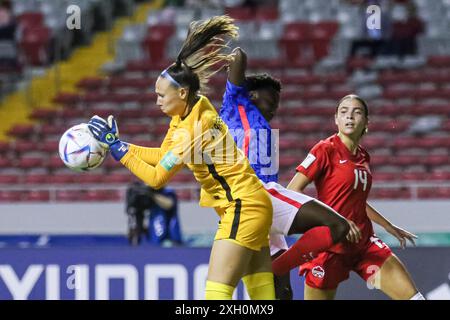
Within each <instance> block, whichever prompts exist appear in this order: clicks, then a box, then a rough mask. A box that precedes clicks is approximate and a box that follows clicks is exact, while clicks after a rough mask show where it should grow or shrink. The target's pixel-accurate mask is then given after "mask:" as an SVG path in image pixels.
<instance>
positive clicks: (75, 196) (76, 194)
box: [55, 190, 83, 202]
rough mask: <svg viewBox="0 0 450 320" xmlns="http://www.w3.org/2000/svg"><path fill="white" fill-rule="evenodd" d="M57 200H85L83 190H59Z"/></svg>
mask: <svg viewBox="0 0 450 320" xmlns="http://www.w3.org/2000/svg"><path fill="white" fill-rule="evenodd" d="M55 197H56V199H55V200H56V201H60V202H72V201H81V200H83V191H80V190H57V191H56V195H55Z"/></svg>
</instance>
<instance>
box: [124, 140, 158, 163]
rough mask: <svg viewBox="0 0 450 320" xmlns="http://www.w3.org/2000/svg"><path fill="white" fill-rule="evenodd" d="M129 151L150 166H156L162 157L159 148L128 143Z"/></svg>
mask: <svg viewBox="0 0 450 320" xmlns="http://www.w3.org/2000/svg"><path fill="white" fill-rule="evenodd" d="M130 152H132V153H134V154H135V155H136V156H137V157H138V158H140V159H141V160H142V161H144V162H145V163H147V164H149V165H152V166H156V164H157V163H158V162H159V160H161V158H162V154H161V148H147V147H141V146H137V145H135V144H130Z"/></svg>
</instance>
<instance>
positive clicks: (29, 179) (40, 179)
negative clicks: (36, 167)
mask: <svg viewBox="0 0 450 320" xmlns="http://www.w3.org/2000/svg"><path fill="white" fill-rule="evenodd" d="M48 177H49V175H48V174H28V175H26V176H24V183H26V184H45V183H47V181H48Z"/></svg>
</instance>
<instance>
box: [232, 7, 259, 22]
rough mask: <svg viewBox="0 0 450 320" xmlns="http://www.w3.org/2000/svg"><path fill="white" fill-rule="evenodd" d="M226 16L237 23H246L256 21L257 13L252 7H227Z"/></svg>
mask: <svg viewBox="0 0 450 320" xmlns="http://www.w3.org/2000/svg"><path fill="white" fill-rule="evenodd" d="M225 14H227V15H229V16H230V17H232V18H233V19H235V20H237V21H246V20H253V19H255V11H254V10H253V9H252V8H250V7H227V8H225Z"/></svg>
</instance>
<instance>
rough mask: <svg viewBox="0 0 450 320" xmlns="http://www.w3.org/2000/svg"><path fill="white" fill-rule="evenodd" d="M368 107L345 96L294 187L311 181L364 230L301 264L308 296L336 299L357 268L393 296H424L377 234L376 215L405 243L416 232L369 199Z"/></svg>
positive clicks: (324, 198)
mask: <svg viewBox="0 0 450 320" xmlns="http://www.w3.org/2000/svg"><path fill="white" fill-rule="evenodd" d="M368 113H369V112H368V107H367V104H366V102H365V101H364V100H363V99H361V98H360V97H358V96H356V95H347V96H345V97H344V98H342V100H341V101H340V102H339V104H338V107H337V108H336V113H335V122H336V125H337V126H338V130H339V132H338V133H337V134H334V135H333V136H331V137H329V138H327V139H325V140H322V141H320V142H319V143H318V144H316V145H315V146H314V147H313V148H312V150H311V151H310V153H309V154H308V156H307V157H306V158H305V160H304V161H303V162H302V163H301V164H300V165H299V166H298V167H297V174H296V175H295V177H294V178H293V179H292V181H291V182H290V183H289V185H288V189H291V190H295V191H300V192H302V191H303V190H304V188H305V187H306V186H307V185H308V184H309V183H310V182H311V181H314V184H315V186H316V189H317V193H318V199H319V200H320V201H322V202H323V203H325V204H327V205H329V206H330V207H332V208H333V209H334V210H336V211H337V212H339V213H341V214H342V215H343V216H344V217H345V218H347V219H350V220H352V221H353V222H355V223H356V225H357V226H358V227H359V229H360V230H361V233H362V239H361V241H359V242H358V243H350V242H347V243H339V244H336V245H334V246H333V247H331V248H330V249H328V250H327V251H325V252H322V253H320V254H319V255H318V256H317V257H316V258H315V259H313V260H312V261H309V262H306V263H304V264H303V265H301V267H300V274H301V275H304V276H305V279H306V284H305V299H308V300H310V299H333V298H334V297H335V295H336V290H337V287H338V285H339V283H340V282H342V281H344V280H346V279H347V278H348V277H349V273H350V271H355V272H356V273H358V275H359V276H360V277H361V278H363V279H364V280H365V281H367V282H368V284H369V285H370V286H372V287H375V288H377V289H380V290H382V291H383V292H384V293H385V294H387V295H388V296H389V297H390V298H392V299H403V300H406V299H412V300H423V299H424V298H423V296H422V294H421V293H420V292H419V291H418V290H417V288H416V286H415V285H414V282H413V281H412V279H411V276H410V275H409V273H408V271H407V270H406V268H405V266H404V265H403V264H402V263H401V261H400V260H399V259H398V258H397V257H396V256H395V255H394V254H393V253H392V251H391V249H390V248H389V247H388V246H387V245H386V244H385V243H383V242H382V241H381V240H380V239H378V238H377V237H376V235H375V234H374V231H373V227H372V221H373V222H375V223H377V224H379V225H380V226H382V227H383V228H384V229H385V230H386V231H387V232H389V233H390V234H392V235H393V236H394V237H396V238H397V239H398V240H399V241H400V244H401V247H402V248H404V247H405V245H406V240H409V241H410V242H411V243H412V244H414V238H417V237H416V236H415V235H413V234H412V233H410V232H408V231H405V230H403V229H401V228H399V227H397V226H395V225H393V224H392V223H391V222H389V221H388V220H387V219H386V218H384V217H383V216H382V215H381V214H380V213H379V212H378V211H377V210H375V209H374V208H373V207H372V206H371V205H370V204H369V203H367V197H368V195H369V192H370V188H371V185H372V175H371V171H370V167H369V164H370V156H369V154H368V153H367V151H366V150H365V149H364V148H362V147H361V146H360V145H359V142H360V140H361V138H362V136H363V135H364V134H365V133H366V132H367V124H368Z"/></svg>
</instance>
